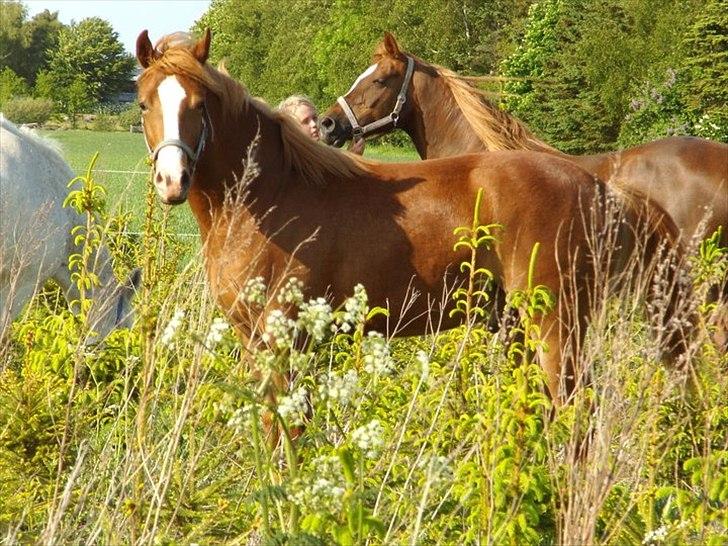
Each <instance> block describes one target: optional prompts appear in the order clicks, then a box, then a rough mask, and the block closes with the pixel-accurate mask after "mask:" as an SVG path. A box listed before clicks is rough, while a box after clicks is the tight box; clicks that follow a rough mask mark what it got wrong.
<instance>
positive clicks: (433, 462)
mask: <svg viewBox="0 0 728 546" xmlns="http://www.w3.org/2000/svg"><path fill="white" fill-rule="evenodd" d="M417 466H419V467H420V468H423V469H424V470H425V474H426V477H427V479H428V480H430V481H432V482H434V483H438V482H449V481H452V479H453V475H454V474H453V470H452V467H451V466H450V460H449V459H448V458H447V457H443V456H441V455H432V456H429V457H424V458H423V459H422V460H421V461H420V463H419V464H418V465H417Z"/></svg>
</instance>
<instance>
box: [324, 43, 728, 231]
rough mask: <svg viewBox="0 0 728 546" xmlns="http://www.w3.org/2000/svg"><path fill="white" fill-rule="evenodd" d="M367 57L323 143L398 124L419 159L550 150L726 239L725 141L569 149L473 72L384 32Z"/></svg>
mask: <svg viewBox="0 0 728 546" xmlns="http://www.w3.org/2000/svg"><path fill="white" fill-rule="evenodd" d="M373 62H374V64H373V65H372V66H370V67H369V68H368V69H367V70H366V71H365V72H364V73H363V74H362V75H361V76H360V77H359V78H358V79H357V81H356V82H355V83H354V85H353V86H352V88H351V89H350V90H349V91H348V93H347V94H346V95H345V96H344V97H340V98H339V100H338V102H337V103H336V104H334V105H333V106H332V107H331V108H330V109H329V110H328V111H327V112H326V113H325V114H324V116H323V117H322V120H321V136H322V139H323V140H324V142H327V143H328V144H333V145H336V146H341V145H342V144H343V143H344V142H345V141H346V140H349V139H351V138H353V137H362V136H365V135H366V134H370V133H371V134H382V133H386V132H388V131H392V130H393V129H395V128H401V129H403V130H404V131H405V132H406V133H407V134H408V135H409V136H410V137H411V138H412V141H413V143H414V145H415V147H416V148H417V151H418V152H419V154H420V156H421V157H422V158H423V159H426V158H436V157H448V156H452V155H458V154H464V153H472V152H481V151H486V150H488V151H495V150H537V151H542V152H546V153H550V154H553V155H556V156H560V157H564V158H567V159H569V160H570V161H572V162H574V163H576V164H577V165H579V166H580V167H582V168H583V169H585V170H587V171H588V172H590V173H592V174H593V175H595V176H596V177H598V178H599V179H600V180H603V181H605V182H607V183H609V184H618V185H620V186H623V187H626V188H629V189H633V190H638V191H640V192H642V193H643V194H645V195H647V196H649V197H651V198H652V199H654V200H655V201H656V202H657V203H659V204H660V205H661V206H662V208H664V209H665V210H666V211H667V212H668V213H669V214H670V216H672V219H673V220H674V221H675V223H676V224H677V225H678V227H679V228H680V229H681V230H682V232H683V236H684V237H688V238H690V237H692V236H693V235H695V234H696V233H697V234H698V235H699V236H704V235H710V234H712V233H713V232H714V231H715V230H716V229H717V228H718V226H719V225H722V226H724V228H723V229H724V232H723V237H724V239H723V242H724V244H728V145H725V144H721V143H718V142H711V141H709V140H704V139H700V138H694V137H672V138H666V139H663V140H658V141H655V142H650V143H649V144H643V145H641V146H637V147H634V148H630V149H628V150H624V151H620V152H612V153H605V154H597V155H585V156H575V155H567V154H564V153H562V152H560V151H558V150H556V149H554V148H552V147H551V146H549V145H548V144H546V143H545V142H543V141H541V140H539V139H538V138H537V137H536V136H534V135H533V133H531V131H530V130H529V129H528V128H527V127H526V126H525V125H524V124H523V123H522V122H521V121H520V120H518V119H517V118H515V117H513V116H511V115H510V114H508V113H507V112H504V111H502V110H500V109H499V108H498V107H497V106H496V105H494V104H493V103H491V102H490V101H489V100H488V98H487V96H486V95H485V94H484V93H483V92H482V91H481V90H479V89H477V88H476V87H474V86H473V85H472V81H473V80H474V78H466V77H462V76H459V75H457V74H455V73H454V72H452V71H450V70H447V69H445V68H442V67H440V66H436V65H432V64H429V63H426V62H425V61H423V60H421V59H419V58H417V57H415V56H414V55H411V54H409V53H404V52H402V51H401V50H400V48H399V45H398V44H397V41H396V40H395V39H394V37H393V36H392V35H391V34H389V33H385V36H384V40H383V41H382V42H381V43H380V44H379V45H378V46H377V47H376V49H375V52H374V57H373ZM408 66H411V68H410V69H409V72H410V74H409V75H408V74H407V73H408ZM475 79H476V80H477V78H475ZM405 82H406V83H405ZM398 97H399V101H398V100H397V99H398ZM704 221H705V224H704V225H701V224H702V223H703V222H704Z"/></svg>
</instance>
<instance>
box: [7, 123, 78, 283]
mask: <svg viewBox="0 0 728 546" xmlns="http://www.w3.org/2000/svg"><path fill="white" fill-rule="evenodd" d="M71 178H73V172H72V171H71V169H70V167H69V166H68V164H66V162H65V161H64V160H63V159H62V158H61V157H60V155H59V154H58V153H57V152H56V151H55V150H53V149H52V148H51V147H50V146H49V145H48V144H46V143H44V142H43V141H41V140H40V139H39V138H38V137H35V136H33V135H29V134H26V133H24V132H22V131H20V130H19V129H18V128H17V127H15V126H14V125H13V124H12V123H10V122H9V121H7V120H6V119H5V118H0V288H5V285H7V284H8V283H10V282H11V278H12V279H14V281H13V282H14V283H15V284H16V285H18V284H20V285H22V284H25V283H32V282H37V281H43V280H45V279H46V278H48V277H49V276H51V275H52V274H53V272H54V271H55V270H56V269H57V268H58V267H60V266H61V265H62V264H64V263H65V259H66V256H67V241H66V239H67V237H68V236H67V233H68V231H69V230H70V227H71V222H70V213H69V211H67V210H65V209H63V200H64V197H65V195H66V184H67V183H68V181H69V180H70V179H71Z"/></svg>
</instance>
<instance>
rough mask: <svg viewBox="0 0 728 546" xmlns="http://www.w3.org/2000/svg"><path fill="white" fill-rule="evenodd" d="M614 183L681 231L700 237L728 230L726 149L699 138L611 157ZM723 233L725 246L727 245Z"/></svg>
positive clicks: (651, 144) (680, 139)
mask: <svg viewBox="0 0 728 546" xmlns="http://www.w3.org/2000/svg"><path fill="white" fill-rule="evenodd" d="M614 161H615V165H614V167H615V172H614V176H613V179H612V180H610V183H612V182H613V183H616V184H619V185H622V186H625V187H629V188H631V189H636V190H639V191H640V192H642V193H644V194H646V195H649V196H650V197H652V198H653V199H654V200H655V201H657V202H658V203H659V204H660V205H661V206H662V207H663V208H664V209H665V210H666V211H667V212H668V213H669V214H670V216H671V217H672V219H673V220H674V221H675V223H676V224H677V226H678V227H679V228H680V229H681V230H682V232H683V237H686V238H688V239H689V238H690V237H692V236H693V235H695V233H696V232H698V231H699V230H700V228H702V227H703V226H702V225H701V224H702V223H703V222H705V226H704V233H703V236H707V235H710V234H711V233H712V232H713V231H715V230H716V229H717V227H718V226H720V225H722V226H724V229H725V228H728V145H726V144H723V143H720V142H713V141H710V140H706V139H702V138H697V137H670V138H664V139H661V140H656V141H653V142H648V143H646V144H642V145H640V146H636V147H634V148H630V149H628V150H625V151H623V152H621V153H619V154H617V155H615V159H614ZM726 235H727V234H725V233H724V241H725V242H728V238H726Z"/></svg>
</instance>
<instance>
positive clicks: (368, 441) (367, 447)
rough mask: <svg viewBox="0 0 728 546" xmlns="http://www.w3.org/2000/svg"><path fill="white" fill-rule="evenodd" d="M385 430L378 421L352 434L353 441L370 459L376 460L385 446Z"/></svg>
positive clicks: (375, 420)
mask: <svg viewBox="0 0 728 546" xmlns="http://www.w3.org/2000/svg"><path fill="white" fill-rule="evenodd" d="M383 435H384V430H383V429H382V425H380V424H379V421H378V420H377V419H374V420H373V421H371V422H370V423H369V424H368V425H364V426H363V427H359V428H358V429H356V430H355V431H354V432H352V433H351V440H352V442H354V443H355V444H356V445H357V446H358V447H359V449H361V450H362V451H363V452H364V453H365V454H366V456H367V458H369V459H376V458H377V456H378V455H379V452H380V451H381V449H382V447H383V446H384V438H383Z"/></svg>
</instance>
